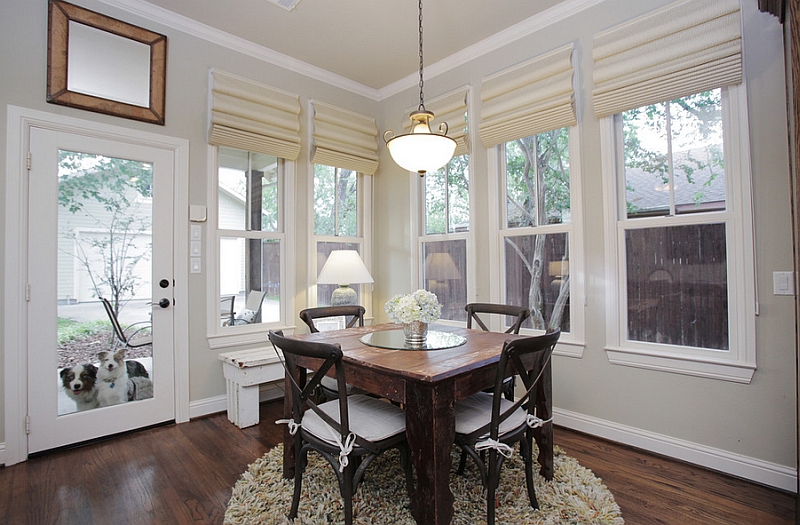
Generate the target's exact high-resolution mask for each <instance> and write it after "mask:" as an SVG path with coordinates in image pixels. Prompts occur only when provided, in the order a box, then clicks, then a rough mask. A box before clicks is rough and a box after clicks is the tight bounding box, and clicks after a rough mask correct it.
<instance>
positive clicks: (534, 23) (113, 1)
mask: <svg viewBox="0 0 800 525" xmlns="http://www.w3.org/2000/svg"><path fill="white" fill-rule="evenodd" d="M100 1H101V2H103V3H104V4H107V5H110V6H112V7H116V8H118V9H121V10H123V11H127V12H128V13H131V14H134V15H136V16H139V17H142V18H144V19H147V20H151V21H153V22H156V23H159V24H162V25H164V26H167V27H170V28H172V29H175V30H177V31H181V32H183V33H186V34H189V35H192V36H195V37H197V38H201V39H203V40H206V41H208V42H211V43H213V44H217V45H220V46H222V47H226V48H228V49H231V50H233V51H237V52H239V53H242V54H244V55H248V56H251V57H253V58H256V59H258V60H262V61H264V62H267V63H270V64H273V65H276V66H278V67H282V68H285V69H288V70H290V71H294V72H296V73H299V74H301V75H305V76H307V77H309V78H313V79H315V80H319V81H320V82H324V83H326V84H329V85H331V86H334V87H338V88H341V89H344V90H346V91H350V92H352V93H355V94H357V95H361V96H363V97H366V98H368V99H371V100H375V101H381V100H384V99H386V98H388V97H390V96H392V95H395V94H397V93H400V92H402V91H404V90H406V89H409V88H411V87H414V86H416V85H418V82H419V76H418V73H413V74H410V75H408V76H406V77H403V78H401V79H400V80H397V81H395V82H392V83H391V84H389V85H387V86H384V87H382V88H380V89H374V88H371V87H369V86H366V85H364V84H361V83H360V82H355V81H354V80H350V79H349V78H345V77H343V76H341V75H337V74H335V73H332V72H330V71H328V70H326V69H323V68H320V67H317V66H313V65H311V64H309V63H308V62H304V61H302V60H298V59H296V58H292V57H290V56H288V55H284V54H283V53H279V52H277V51H274V50H272V49H270V48H267V47H264V46H260V45H257V44H254V43H252V42H250V41H248V40H244V39H243V38H239V37H237V36H234V35H231V34H230V33H226V32H225V31H220V30H219V29H215V28H213V27H211V26H208V25H206V24H203V23H200V22H198V21H196V20H192V19H191V18H188V17H185V16H183V15H179V14H177V13H173V12H172V11H168V10H167V9H164V8H161V7H158V6H155V5H153V4H151V3H149V2H146V1H144V0H100ZM604 1H605V0H566V1H565V2H561V3H560V4H557V5H555V6H553V7H551V8H550V9H548V10H546V11H543V12H542V13H539V14H537V15H534V16H532V17H530V18H528V19H526V20H523V21H522V22H519V23H517V24H515V25H513V26H511V27H509V28H508V29H505V30H504V31H501V32H499V33H496V34H494V35H492V36H490V37H489V38H485V39H483V40H481V41H480V42H477V43H475V44H473V45H471V46H469V47H466V48H464V49H462V50H461V51H459V52H457V53H454V54H452V55H450V56H448V57H446V58H444V59H442V60H439V61H438V62H435V63H434V64H431V65H430V66H428V67H426V68H425V71H424V74H425V76H426V78H433V77H435V76H438V75H441V74H443V73H446V72H448V71H450V70H452V69H455V68H457V67H459V66H461V65H463V64H466V63H468V62H469V61H470V60H474V59H476V58H478V57H481V56H483V55H485V54H487V53H489V52H492V51H495V50H497V49H500V48H502V47H503V46H506V45H508V44H510V43H512V42H514V41H516V40H519V39H520V38H523V37H526V36H528V35H530V34H532V33H535V32H536V31H539V30H541V29H543V28H545V27H547V26H549V25H552V24H554V23H556V22H559V21H561V20H564V19H566V18H568V17H570V16H573V15H575V14H576V13H579V12H581V11H584V10H586V9H589V8H591V7H594V6H595V5H598V4H601V3H603V2H604Z"/></svg>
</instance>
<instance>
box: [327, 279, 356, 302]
mask: <svg viewBox="0 0 800 525" xmlns="http://www.w3.org/2000/svg"><path fill="white" fill-rule="evenodd" d="M350 304H358V294H357V293H356V291H355V290H353V289H352V288H350V286H347V285H343V284H340V285H339V287H338V288H337V289H335V290H334V291H333V294H332V295H331V306H345V305H350Z"/></svg>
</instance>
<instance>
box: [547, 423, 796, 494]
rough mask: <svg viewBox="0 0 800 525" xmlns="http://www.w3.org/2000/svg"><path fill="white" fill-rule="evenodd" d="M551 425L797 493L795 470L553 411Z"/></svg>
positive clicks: (631, 428) (626, 427)
mask: <svg viewBox="0 0 800 525" xmlns="http://www.w3.org/2000/svg"><path fill="white" fill-rule="evenodd" d="M553 416H554V417H553V422H554V423H555V424H556V425H560V426H563V427H566V428H570V429H573V430H577V431H580V432H584V433H586V434H591V435H593V436H598V437H601V438H605V439H608V440H610V441H616V442H618V443H623V444H625V445H630V446H632V447H636V448H639V449H642V450H646V451H648V452H653V453H655V454H661V455H663V456H667V457H670V458H674V459H679V460H681V461H686V462H687V463H692V464H694V465H699V466H701V467H706V468H709V469H711V470H716V471H719V472H723V473H725V474H730V475H732V476H736V477H739V478H744V479H747V480H750V481H753V482H755V483H761V484H763V485H768V486H770V487H774V488H777V489H780V490H784V491H786V492H791V493H797V469H795V468H790V467H786V466H784V465H779V464H777V463H772V462H769V461H764V460H761V459H755V458H751V457H748V456H743V455H741V454H735V453H733V452H728V451H726V450H720V449H717V448H713V447H708V446H705V445H700V444H698V443H692V442H690V441H684V440H681V439H676V438H673V437H670V436H665V435H663V434H656V433H655V432H648V431H646V430H641V429H639V428H634V427H629V426H625V425H620V424H618V423H614V422H611V421H606V420H603V419H598V418H594V417H591V416H586V415H583V414H578V413H576V412H570V411H569V410H563V409H559V408H555V407H554V408H553Z"/></svg>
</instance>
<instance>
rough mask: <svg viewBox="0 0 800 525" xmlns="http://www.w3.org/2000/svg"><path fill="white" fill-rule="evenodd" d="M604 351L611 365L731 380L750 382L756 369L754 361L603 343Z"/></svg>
mask: <svg viewBox="0 0 800 525" xmlns="http://www.w3.org/2000/svg"><path fill="white" fill-rule="evenodd" d="M606 353H607V355H608V361H609V362H610V363H611V364H614V365H622V366H632V367H635V368H645V369H648V370H658V371H661V372H671V373H675V374H684V375H690V376H697V377H706V378H709V379H720V380H723V381H732V382H734V383H750V381H752V379H753V374H754V373H755V370H756V366H755V364H747V363H738V362H733V361H725V360H722V359H716V360H715V359H710V358H702V357H695V356H686V355H674V354H672V355H670V354H667V353H661V352H649V353H648V352H643V351H641V350H632V349H628V348H619V347H606Z"/></svg>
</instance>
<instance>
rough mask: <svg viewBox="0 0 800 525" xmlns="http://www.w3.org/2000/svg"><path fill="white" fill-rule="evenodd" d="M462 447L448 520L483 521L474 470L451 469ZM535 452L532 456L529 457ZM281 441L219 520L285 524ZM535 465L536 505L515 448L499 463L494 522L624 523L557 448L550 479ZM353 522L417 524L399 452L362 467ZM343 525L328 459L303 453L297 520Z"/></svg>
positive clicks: (287, 487)
mask: <svg viewBox="0 0 800 525" xmlns="http://www.w3.org/2000/svg"><path fill="white" fill-rule="evenodd" d="M459 454H460V451H459V450H458V449H456V448H454V449H453V462H452V463H453V466H452V470H451V472H450V490H452V491H453V494H454V496H455V504H454V511H455V514H454V516H453V521H452V523H453V524H457V525H473V524H476V523H486V491H485V490H484V489H483V486H482V485H481V482H480V477H479V476H478V471H477V468H476V467H475V465H474V463H473V462H472V461H468V462H467V465H468V466H467V470H466V471H465V474H464V476H459V475H458V474H457V473H456V468H457V466H458V459H459ZM534 457H535V456H534ZM282 461H283V446H282V445H278V446H276V447H275V448H273V449H272V450H270V451H269V452H267V453H266V454H264V456H262V457H261V458H259V459H258V460H256V461H255V462H254V463H252V464H251V465H250V466H249V467H248V469H247V472H245V473H244V474H242V476H241V478H239V481H237V482H236V486H235V487H234V488H233V495H232V496H231V499H230V502H229V503H228V508H227V510H226V511H225V521H224V524H225V525H254V524H259V525H272V524H276V525H291V523H292V522H291V521H289V520H288V519H287V518H286V514H287V513H288V512H289V508H290V506H291V501H292V492H293V490H294V481H293V480H287V479H284V478H283V476H282V472H283V466H282ZM538 470H539V468H538V465H536V464H534V478H535V484H536V497H537V499H538V500H539V507H540V509H539V510H538V511H537V510H534V509H532V508H531V506H530V502H529V501H528V493H527V490H526V488H525V466H524V463H523V461H522V458H521V456H520V454H519V450H518V449H515V451H514V454H513V455H512V456H511V458H509V459H507V460H506V462H505V463H504V464H503V471H502V473H501V480H500V488H499V489H498V491H497V496H498V507H497V514H496V522H497V524H498V525H500V524H514V525H529V524H536V525H554V524H564V525H623V524H624V521H623V519H622V515H621V513H620V510H619V506H618V505H617V504H616V502H615V501H614V497H613V496H612V495H611V493H610V492H609V491H608V489H607V488H606V487H605V485H603V484H602V483H601V481H600V480H599V479H598V478H597V477H595V475H594V474H593V473H592V471H590V470H589V469H587V468H584V467H582V466H581V465H580V464H579V463H578V461H577V460H576V459H575V458H572V457H570V456H567V455H566V454H565V453H564V451H563V450H561V449H560V448H558V447H555V457H554V476H553V481H552V482H548V481H546V480H545V479H544V478H542V477H541V476H540V475H539V474H538ZM353 516H354V518H353V521H354V523H355V524H358V525H366V524H369V525H385V524H392V525H394V524H397V525H416V522H415V521H414V518H413V517H412V516H411V512H410V510H409V499H408V494H406V489H405V478H404V475H403V470H402V469H401V468H400V461H399V454H398V453H397V451H395V450H390V451H388V452H386V453H384V454H383V455H382V456H381V457H379V458H377V459H376V460H375V461H374V462H373V463H372V464H371V465H370V467H369V469H367V473H366V476H365V480H364V481H363V482H362V483H361V485H360V486H359V488H358V491H357V492H356V494H355V496H353ZM331 523H344V511H343V507H342V499H341V495H340V492H339V486H338V484H337V482H336V476H335V474H334V473H333V469H332V468H331V466H330V464H329V463H328V462H327V461H325V460H324V459H323V458H322V456H320V455H319V454H316V453H313V452H311V453H309V455H308V467H307V469H306V471H305V473H304V474H303V491H302V493H301V496H300V510H299V512H298V515H297V519H296V520H295V521H294V524H295V525H323V524H324V525H328V524H331Z"/></svg>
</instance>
